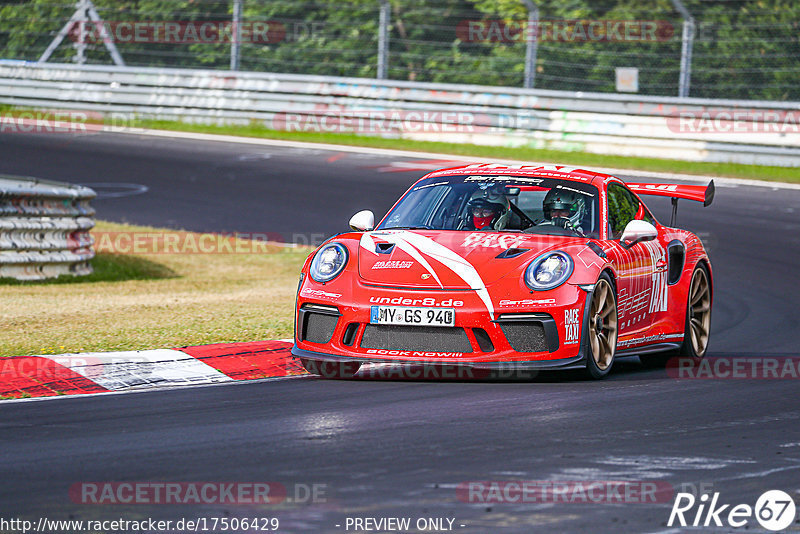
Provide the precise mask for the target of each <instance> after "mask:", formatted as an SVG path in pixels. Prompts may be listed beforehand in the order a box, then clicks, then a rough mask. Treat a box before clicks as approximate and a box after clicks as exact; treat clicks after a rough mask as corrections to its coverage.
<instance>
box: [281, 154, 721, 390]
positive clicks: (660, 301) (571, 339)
mask: <svg viewBox="0 0 800 534" xmlns="http://www.w3.org/2000/svg"><path fill="white" fill-rule="evenodd" d="M639 195H659V196H667V197H671V198H672V199H673V200H672V205H673V221H672V223H671V224H670V226H664V225H662V224H660V223H659V222H658V221H657V220H656V219H655V218H654V217H653V216H652V214H651V213H650V211H649V210H648V208H647V207H646V206H645V205H644V203H643V202H642V201H641V200H640V198H639ZM713 197H714V183H713V182H711V183H710V184H709V185H708V186H707V187H706V186H698V185H669V184H667V185H665V184H633V183H629V184H626V183H624V182H623V181H622V180H620V179H619V178H616V177H614V176H610V175H606V174H600V173H597V172H591V171H586V170H582V169H572V168H567V167H557V166H505V165H498V164H475V165H467V166H463V167H455V168H451V169H444V170H439V171H436V172H432V173H430V174H428V175H426V176H424V177H423V178H422V179H421V180H419V181H418V182H417V183H415V184H414V185H413V186H412V187H411V188H410V189H409V190H408V191H407V192H406V193H405V194H404V195H403V196H402V197H401V198H400V200H399V201H398V202H397V203H396V204H395V205H394V207H393V208H392V209H391V210H390V211H389V213H388V214H387V215H386V217H385V218H384V219H383V220H382V221H381V222H380V224H378V226H377V227H374V216H373V214H372V212H369V211H362V212H360V213H357V214H356V215H355V216H353V218H352V219H351V220H350V226H351V227H352V228H353V230H354V231H353V232H352V233H346V234H342V235H337V236H335V237H333V238H331V239H329V240H328V241H326V242H325V243H324V244H323V245H322V246H321V247H319V248H318V249H317V250H316V251H315V252H314V253H313V254H312V255H311V256H309V258H308V259H307V260H306V263H305V265H304V266H303V270H302V275H301V279H300V285H299V288H298V294H297V309H296V315H295V340H294V341H295V345H294V347H293V349H292V354H293V355H294V356H295V357H296V358H299V359H300V360H301V361H302V363H303V365H304V366H305V368H306V369H307V370H308V371H309V372H311V373H315V374H320V375H322V376H325V377H328V378H348V377H352V376H353V375H355V373H356V372H358V369H359V368H360V366H361V365H362V364H363V363H373V362H395V363H398V362H424V363H426V364H437V365H441V364H444V365H457V366H468V367H471V368H473V369H482V370H497V369H502V370H508V369H513V370H529V369H541V370H550V369H575V368H582V369H585V371H586V372H587V373H588V374H589V375H590V376H591V377H593V378H603V377H605V376H606V375H607V374H608V373H609V371H610V370H611V367H612V365H613V363H614V358H615V357H616V356H620V355H634V354H635V355H639V356H640V358H641V360H642V362H643V363H645V364H646V365H647V364H649V365H664V364H665V363H666V360H667V359H668V358H669V357H670V356H673V355H681V356H685V357H689V358H695V359H696V358H701V357H703V356H704V355H705V353H706V349H707V347H708V338H709V330H710V324H711V300H712V287H713V286H712V276H711V264H710V262H709V259H708V255H707V253H706V251H705V249H704V247H703V244H702V243H701V242H700V239H699V238H698V237H697V236H696V235H694V234H693V233H691V232H688V231H685V230H679V229H677V228H673V227H672V226H674V218H675V213H676V210H677V201H678V199H690V200H695V201H699V202H703V204H704V205H706V206H708V205H709V204H710V203H711V201H712V200H713ZM373 227H374V228H373Z"/></svg>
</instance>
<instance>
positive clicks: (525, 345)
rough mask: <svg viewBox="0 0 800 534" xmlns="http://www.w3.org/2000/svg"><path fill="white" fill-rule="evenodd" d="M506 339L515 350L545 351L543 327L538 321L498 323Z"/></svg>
mask: <svg viewBox="0 0 800 534" xmlns="http://www.w3.org/2000/svg"><path fill="white" fill-rule="evenodd" d="M500 328H502V329H503V334H505V336H506V339H508V343H509V344H510V345H511V347H512V348H513V349H514V350H515V351H517V352H545V351H547V350H548V348H547V337H546V336H545V333H544V327H543V326H542V323H539V322H518V323H517V322H514V323H512V322H508V323H500Z"/></svg>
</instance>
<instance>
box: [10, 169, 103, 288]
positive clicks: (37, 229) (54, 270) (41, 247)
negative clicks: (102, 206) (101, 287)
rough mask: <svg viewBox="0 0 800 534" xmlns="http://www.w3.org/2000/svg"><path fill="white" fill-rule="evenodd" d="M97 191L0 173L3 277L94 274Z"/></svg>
mask: <svg viewBox="0 0 800 534" xmlns="http://www.w3.org/2000/svg"><path fill="white" fill-rule="evenodd" d="M95 196H96V194H95V192H94V191H92V190H91V189H89V188H88V187H82V186H75V185H70V184H63V183H59V182H50V181H46V180H38V179H34V178H21V177H16V176H5V175H0V277H1V278H15V279H17V280H43V279H46V278H54V277H57V276H60V275H73V276H81V275H87V274H90V273H91V272H92V268H91V266H90V264H89V260H91V259H92V258H93V257H94V250H92V244H93V243H94V239H93V238H92V236H91V234H90V233H89V231H90V230H91V229H92V228H93V227H94V218H93V217H94V213H95V211H94V209H93V208H92V207H91V206H90V205H89V203H90V201H91V200H92V199H93V198H95Z"/></svg>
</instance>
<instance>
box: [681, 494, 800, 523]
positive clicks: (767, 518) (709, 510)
mask: <svg viewBox="0 0 800 534" xmlns="http://www.w3.org/2000/svg"><path fill="white" fill-rule="evenodd" d="M796 515H797V508H796V507H795V504H794V500H793V499H792V497H791V496H790V495H789V494H788V493H786V492H784V491H781V490H770V491H766V492H764V493H763V494H762V495H761V496H760V497H759V498H758V500H757V501H756V505H755V507H752V506H750V505H749V504H737V505H731V504H721V503H720V502H719V492H716V493H714V495H713V496H711V497H709V496H708V494H703V495H701V496H700V498H699V499H698V498H696V497H695V496H694V495H692V494H691V493H678V495H676V496H675V502H674V503H673V505H672V512H670V514H669V521H667V526H669V527H671V526H673V525H676V524H677V525H680V526H682V527H686V526H692V527H711V526H714V527H724V526H727V527H733V528H740V527H747V528H749V526H748V523H749V522H750V520H751V519H752V518H753V517H755V519H756V521H758V523H759V524H760V525H761V527H762V528H765V529H767V530H771V531H773V532H777V531H779V530H784V529H786V528H789V527H790V526H791V524H792V523H793V522H794V519H795V516H796Z"/></svg>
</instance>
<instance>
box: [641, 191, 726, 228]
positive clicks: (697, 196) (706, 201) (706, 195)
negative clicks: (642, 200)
mask: <svg viewBox="0 0 800 534" xmlns="http://www.w3.org/2000/svg"><path fill="white" fill-rule="evenodd" d="M627 185H628V187H630V188H631V190H632V191H635V192H636V193H637V194H639V195H654V196H659V197H670V198H671V199H672V220H671V221H670V226H675V220H676V219H677V216H678V199H681V198H684V199H686V200H694V201H696V202H702V203H703V206H704V207H708V206H710V205H711V203H712V202H713V201H714V191H715V188H714V180H711V181H710V182H709V183H708V185H683V184H642V183H632V184H627Z"/></svg>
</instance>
